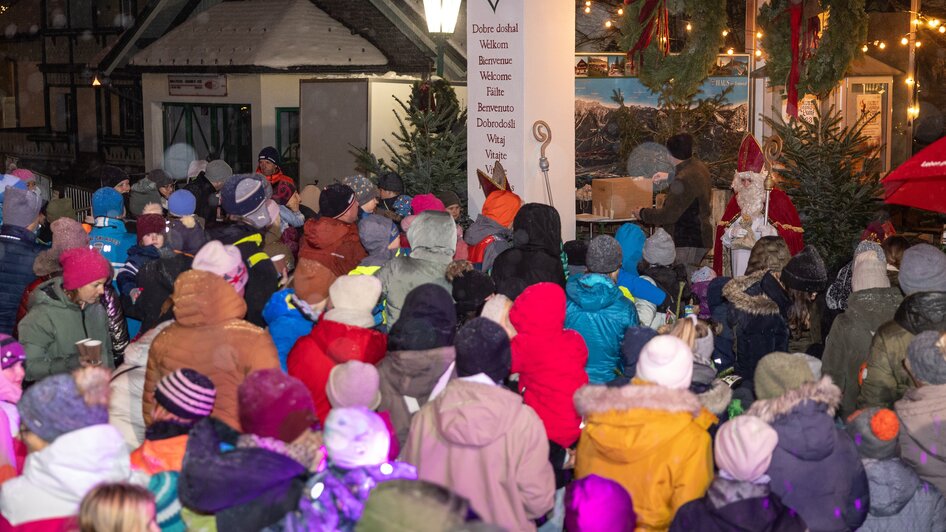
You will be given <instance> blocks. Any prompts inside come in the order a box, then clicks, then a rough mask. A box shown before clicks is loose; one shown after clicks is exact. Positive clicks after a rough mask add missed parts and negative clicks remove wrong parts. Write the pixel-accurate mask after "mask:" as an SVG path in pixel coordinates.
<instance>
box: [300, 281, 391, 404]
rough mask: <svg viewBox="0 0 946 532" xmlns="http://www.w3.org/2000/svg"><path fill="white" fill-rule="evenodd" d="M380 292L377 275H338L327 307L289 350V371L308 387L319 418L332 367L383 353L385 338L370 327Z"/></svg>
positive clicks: (373, 360) (371, 360) (371, 361)
mask: <svg viewBox="0 0 946 532" xmlns="http://www.w3.org/2000/svg"><path fill="white" fill-rule="evenodd" d="M380 296H381V283H380V282H379V281H378V279H377V277H372V276H369V275H346V276H342V277H339V278H338V279H336V280H335V282H334V283H332V286H331V288H329V300H330V308H329V310H326V311H325V313H324V314H323V315H322V318H321V319H320V320H319V322H318V323H317V324H315V327H313V328H312V331H311V332H310V333H309V334H307V335H305V336H303V337H301V338H299V341H297V342H296V345H295V347H293V348H292V351H290V352H289V359H288V362H287V367H288V370H289V374H290V375H292V376H293V377H296V378H297V379H299V380H300V381H302V382H303V383H304V384H305V386H306V388H308V389H309V392H310V393H311V394H312V400H313V401H314V402H315V411H316V413H317V414H318V417H319V419H320V420H323V421H324V420H325V416H327V415H328V411H329V410H330V409H331V404H330V403H329V400H328V397H327V396H326V395H325V385H326V384H327V383H328V378H329V373H330V372H331V371H332V368H334V367H335V366H336V365H338V364H342V363H344V362H347V361H349V360H358V361H361V362H366V363H368V364H377V363H378V362H379V361H380V360H381V359H382V358H383V357H384V352H385V350H386V349H387V343H388V339H387V336H386V335H385V334H384V333H381V332H379V331H376V330H374V329H373V327H374V317H372V315H371V311H372V309H374V307H375V304H376V303H377V302H378V298H379V297H380Z"/></svg>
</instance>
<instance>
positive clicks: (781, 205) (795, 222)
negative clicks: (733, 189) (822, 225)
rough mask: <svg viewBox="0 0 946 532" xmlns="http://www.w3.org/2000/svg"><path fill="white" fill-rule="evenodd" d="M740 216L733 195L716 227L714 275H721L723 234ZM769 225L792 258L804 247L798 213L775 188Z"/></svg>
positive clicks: (771, 201)
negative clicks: (786, 247)
mask: <svg viewBox="0 0 946 532" xmlns="http://www.w3.org/2000/svg"><path fill="white" fill-rule="evenodd" d="M740 214H742V211H741V209H740V208H739V204H738V203H736V195H735V194H734V195H733V197H732V198H730V199H729V205H727V206H726V212H725V213H724V214H723V219H722V220H720V221H719V223H718V224H717V225H716V241H715V243H714V245H713V269H714V270H716V275H723V249H724V248H723V241H722V238H723V233H724V232H725V231H726V228H727V227H729V224H730V223H732V222H733V220H735V219H736V218H738V217H739V215H740ZM769 223H770V224H772V225H773V226H775V229H776V230H777V231H778V235H779V236H780V237H782V238H784V239H785V243H786V244H788V250H789V251H790V252H791V254H792V256H794V255H795V254H796V253H798V252H799V251H801V250H802V248H804V247H805V230H804V229H802V227H801V219H800V218H799V217H798V211H797V210H795V204H793V203H792V200H791V198H789V197H788V194H786V193H785V192H782V191H781V190H779V189H777V188H776V189H772V194H771V196H770V197H769Z"/></svg>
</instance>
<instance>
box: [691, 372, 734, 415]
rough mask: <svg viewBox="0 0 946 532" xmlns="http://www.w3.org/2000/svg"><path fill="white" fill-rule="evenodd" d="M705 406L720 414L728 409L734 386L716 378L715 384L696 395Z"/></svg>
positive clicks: (715, 413)
mask: <svg viewBox="0 0 946 532" xmlns="http://www.w3.org/2000/svg"><path fill="white" fill-rule="evenodd" d="M696 397H697V398H698V399H699V400H700V403H702V405H703V407H704V408H706V409H707V410H709V411H710V412H712V413H713V414H714V415H717V416H719V415H720V414H722V413H723V412H725V411H726V408H727V407H728V406H729V402H730V401H731V400H732V388H730V387H729V385H728V384H726V383H725V382H724V381H722V380H720V379H716V380H715V381H713V386H712V387H711V388H710V389H709V390H706V391H705V392H703V393H701V394H699V395H697V396H696Z"/></svg>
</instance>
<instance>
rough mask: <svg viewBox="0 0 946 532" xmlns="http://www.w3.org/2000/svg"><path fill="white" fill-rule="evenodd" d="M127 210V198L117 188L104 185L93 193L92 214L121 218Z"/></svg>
mask: <svg viewBox="0 0 946 532" xmlns="http://www.w3.org/2000/svg"><path fill="white" fill-rule="evenodd" d="M124 212H125V200H124V198H122V195H121V194H119V193H118V191H117V190H115V189H114V188H111V187H102V188H100V189H98V190H96V191H95V194H92V216H95V217H96V218H98V217H101V216H108V217H109V218H119V217H121V215H122V213H124Z"/></svg>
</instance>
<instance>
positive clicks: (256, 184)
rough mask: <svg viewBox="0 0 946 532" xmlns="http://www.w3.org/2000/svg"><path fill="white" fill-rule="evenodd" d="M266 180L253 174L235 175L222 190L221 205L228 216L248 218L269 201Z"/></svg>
mask: <svg viewBox="0 0 946 532" xmlns="http://www.w3.org/2000/svg"><path fill="white" fill-rule="evenodd" d="M264 181H266V180H265V179H262V178H258V177H256V176H254V175H251V174H234V175H233V176H232V177H231V178H230V179H227V182H226V183H224V185H223V188H222V189H220V203H221V204H222V205H223V209H224V210H225V211H227V214H232V215H234V216H247V215H249V214H250V213H252V212H254V211H257V210H259V209H260V208H261V207H263V204H264V203H265V202H266V200H267V199H269V195H270V194H271V190H272V189H271V188H270V192H269V193H268V192H267V188H266V185H265V184H264Z"/></svg>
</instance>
